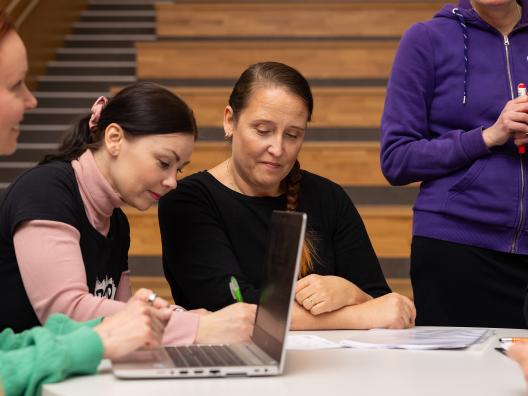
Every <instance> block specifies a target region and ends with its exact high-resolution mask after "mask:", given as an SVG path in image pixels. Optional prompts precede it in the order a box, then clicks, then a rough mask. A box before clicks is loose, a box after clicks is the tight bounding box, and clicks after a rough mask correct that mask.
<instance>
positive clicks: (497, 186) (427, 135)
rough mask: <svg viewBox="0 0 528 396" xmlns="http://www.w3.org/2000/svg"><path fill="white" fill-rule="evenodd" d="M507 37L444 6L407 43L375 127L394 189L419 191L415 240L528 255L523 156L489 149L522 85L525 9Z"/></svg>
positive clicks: (526, 64) (463, 8)
mask: <svg viewBox="0 0 528 396" xmlns="http://www.w3.org/2000/svg"><path fill="white" fill-rule="evenodd" d="M522 6H523V8H522V9H523V11H522V12H523V13H522V18H521V21H520V23H519V24H518V25H517V26H516V27H515V28H514V30H513V31H512V33H511V34H510V35H509V36H508V37H504V36H503V35H502V34H501V33H500V32H499V31H498V30H496V29H495V28H493V27H491V26H490V25H488V24H487V23H486V22H484V21H483V20H482V19H481V18H480V17H479V16H478V14H477V13H476V12H475V11H474V10H473V9H472V8H471V6H470V4H469V1H460V3H459V5H458V7H456V8H455V6H453V5H446V6H444V8H443V9H442V10H441V11H440V12H439V13H438V14H436V15H435V16H434V18H433V19H432V20H430V21H428V22H424V23H418V24H416V25H414V26H412V27H411V28H410V29H409V30H408V31H407V32H406V33H405V34H404V36H403V38H402V40H401V42H400V45H399V48H398V52H397V54H396V58H395V61H394V65H393V69H392V73H391V76H390V79H389V84H388V88H387V97H386V101H385V109H384V113H383V117H382V121H381V129H382V136H381V166H382V170H383V174H384V175H385V177H386V178H387V180H389V182H390V183H391V184H393V185H404V184H408V183H412V182H422V183H421V186H420V193H419V195H418V198H417V200H416V203H415V205H414V208H413V209H414V224H413V234H414V235H417V236H424V237H430V238H436V239H440V240H445V241H450V242H456V243H462V244H466V245H471V246H478V247H483V248H488V249H493V250H498V251H501V252H512V253H518V254H528V233H527V225H528V218H527V217H528V216H527V213H528V210H527V209H528V198H527V197H528V154H527V155H519V154H518V153H517V148H516V146H515V145H514V144H513V142H512V141H510V142H508V143H506V144H505V145H503V146H501V147H494V148H492V149H489V150H488V149H487V147H486V145H485V144H484V140H483V138H482V131H483V129H485V128H488V127H490V126H491V125H493V124H494V123H495V121H496V120H497V118H498V116H499V114H500V113H501V111H502V109H503V108H504V105H505V104H506V102H508V101H509V100H511V99H512V98H513V97H515V96H517V84H518V83H521V82H524V83H527V84H528V0H523V1H522Z"/></svg>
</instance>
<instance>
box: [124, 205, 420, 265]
mask: <svg viewBox="0 0 528 396" xmlns="http://www.w3.org/2000/svg"><path fill="white" fill-rule="evenodd" d="M124 210H125V213H126V214H127V217H128V220H129V222H130V235H131V245H130V252H129V253H130V255H133V256H161V239H160V231H159V225H158V215H157V207H152V208H150V209H149V210H147V211H145V212H140V211H138V210H136V209H133V208H129V207H127V208H124ZM358 211H359V213H360V214H361V217H362V218H363V221H364V222H365V226H366V228H367V231H368V233H369V236H370V239H371V241H372V244H373V246H374V250H375V251H376V254H377V255H378V257H380V258H385V257H387V258H408V257H409V256H410V246H411V237H412V210H411V208H410V207H409V206H368V205H366V206H358Z"/></svg>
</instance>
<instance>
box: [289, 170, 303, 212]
mask: <svg viewBox="0 0 528 396" xmlns="http://www.w3.org/2000/svg"><path fill="white" fill-rule="evenodd" d="M300 190H301V165H300V164H299V161H298V160H297V161H295V164H294V165H293V168H292V169H291V171H290V173H289V174H288V177H287V185H286V209H287V210H288V212H295V211H296V210H297V209H298V208H299V192H300Z"/></svg>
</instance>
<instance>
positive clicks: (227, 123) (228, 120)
mask: <svg viewBox="0 0 528 396" xmlns="http://www.w3.org/2000/svg"><path fill="white" fill-rule="evenodd" d="M233 128H234V118H233V109H232V108H231V106H226V108H225V110H224V134H225V138H226V139H228V140H229V139H231V138H232V137H233Z"/></svg>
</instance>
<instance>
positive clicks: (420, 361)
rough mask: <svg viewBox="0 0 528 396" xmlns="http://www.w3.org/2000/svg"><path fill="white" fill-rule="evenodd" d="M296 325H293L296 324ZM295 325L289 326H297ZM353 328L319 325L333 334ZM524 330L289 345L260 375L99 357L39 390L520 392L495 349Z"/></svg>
mask: <svg viewBox="0 0 528 396" xmlns="http://www.w3.org/2000/svg"><path fill="white" fill-rule="evenodd" d="M295 333H298V332H295ZM295 333H294V334H295ZM352 333H353V331H319V332H306V333H304V334H316V335H319V336H321V337H324V338H327V339H329V340H333V341H339V340H341V339H343V338H346V337H348V336H350V335H351V334H352ZM506 336H525V337H527V336H528V330H508V329H498V330H496V335H495V336H493V340H489V341H488V342H487V343H486V345H485V347H484V348H481V350H478V351H403V350H358V349H331V350H314V351H297V350H293V351H288V353H287V357H286V367H285V371H284V374H283V375H282V376H277V377H260V378H239V377H236V378H208V379H205V378H204V379H170V380H165V379H163V380H118V379H116V378H114V377H113V375H112V374H111V372H110V370H109V363H108V362H103V363H102V365H101V367H100V371H101V372H100V374H99V375H95V376H87V377H76V378H72V379H69V380H66V381H64V382H62V383H59V384H51V385H45V386H44V388H43V393H42V394H43V396H71V395H75V396H85V395H86V396H94V395H97V396H107V395H108V396H109V395H120V396H122V395H125V396H136V395H149V396H164V395H181V396H188V395H191V396H201V395H203V396H205V395H207V396H211V395H212V396H224V395H225V396H238V395H241V396H291V395H302V396H310V395H314V396H340V395H346V396H355V395H367V396H368V395H390V396H392V395H405V396H414V395H416V396H418V395H419V396H425V395H427V396H434V395H439V396H440V395H441V396H451V395H465V396H471V395H475V396H477V395H478V396H486V395H493V396H508V395H511V396H521V395H526V394H527V393H526V389H527V388H526V385H525V383H524V378H523V376H522V374H521V371H520V370H519V368H518V367H517V365H516V364H515V362H513V361H511V360H510V359H509V358H507V357H506V356H504V355H502V354H500V353H498V352H497V351H495V350H494V347H495V346H498V345H499V343H498V341H497V340H498V337H506Z"/></svg>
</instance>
